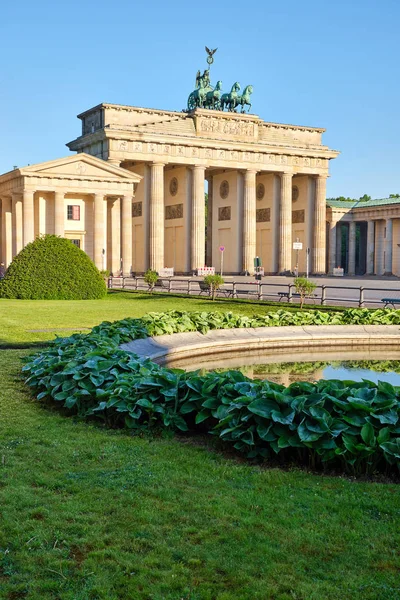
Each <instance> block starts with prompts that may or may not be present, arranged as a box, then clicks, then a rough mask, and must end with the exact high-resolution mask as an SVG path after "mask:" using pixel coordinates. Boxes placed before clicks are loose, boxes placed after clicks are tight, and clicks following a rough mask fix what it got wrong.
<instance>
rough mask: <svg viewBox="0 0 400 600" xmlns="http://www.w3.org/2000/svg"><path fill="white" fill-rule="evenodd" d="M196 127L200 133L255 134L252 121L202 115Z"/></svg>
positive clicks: (245, 135) (247, 135)
mask: <svg viewBox="0 0 400 600" xmlns="http://www.w3.org/2000/svg"><path fill="white" fill-rule="evenodd" d="M198 129H199V131H201V132H202V133H218V134H223V135H237V136H244V137H255V134H256V129H255V126H254V123H247V122H241V121H237V120H234V119H232V120H229V119H218V118H213V117H204V118H202V119H200V120H199V125H198Z"/></svg>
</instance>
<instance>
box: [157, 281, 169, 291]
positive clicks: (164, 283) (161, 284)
mask: <svg viewBox="0 0 400 600" xmlns="http://www.w3.org/2000/svg"><path fill="white" fill-rule="evenodd" d="M154 287H155V288H156V287H158V288H164V289H167V290H169V281H164V280H163V279H158V280H157V281H156V283H155V285H154Z"/></svg>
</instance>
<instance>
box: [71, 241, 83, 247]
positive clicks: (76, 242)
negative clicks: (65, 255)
mask: <svg viewBox="0 0 400 600" xmlns="http://www.w3.org/2000/svg"><path fill="white" fill-rule="evenodd" d="M71 242H72V243H73V244H74V245H75V246H78V248H80V247H81V240H71Z"/></svg>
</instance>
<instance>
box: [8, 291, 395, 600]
mask: <svg viewBox="0 0 400 600" xmlns="http://www.w3.org/2000/svg"><path fill="white" fill-rule="evenodd" d="M5 304H8V314H9V315H10V316H5V313H4V308H3V307H4V305H5ZM206 304H208V306H207V308H208V307H209V306H212V308H216V305H215V303H211V302H209V303H207V301H203V300H201V301H200V300H187V299H186V300H184V301H183V300H182V301H179V302H178V301H177V299H174V298H164V297H162V298H160V297H158V296H157V297H156V296H155V297H153V298H148V297H146V298H143V297H142V296H139V295H130V294H122V295H121V294H120V295H113V296H110V297H109V299H108V300H107V301H98V302H97V301H92V302H71V303H69V302H38V301H36V302H24V301H16V302H12V301H1V302H0V311H1V314H0V327H1V329H0V331H1V337H2V338H3V340H4V342H6V343H7V344H10V345H11V344H12V343H17V342H18V343H32V342H37V341H42V342H43V340H45V339H46V338H45V335H47V339H49V337H51V336H52V335H53V332H47V333H46V332H41V335H42V337H41V338H40V339H39V340H38V338H37V336H38V333H32V332H31V330H32V329H50V328H56V327H57V328H59V327H72V328H75V327H76V328H77V329H79V328H80V327H83V326H88V327H90V326H91V325H93V324H95V323H98V322H100V321H101V320H104V319H108V320H113V319H116V318H120V317H123V316H127V315H131V316H138V315H141V314H143V313H144V312H148V311H149V310H166V309H168V308H185V309H189V310H190V309H191V307H193V310H197V309H198V308H199V306H201V307H206ZM229 304H230V303H226V304H225V303H224V308H225V307H226V308H228V307H229V308H231V307H230V306H229ZM61 309H62V310H61ZM235 310H236V311H238V310H239V307H238V305H236V306H235ZM244 311H245V312H247V311H249V312H253V311H254V306H250V307H248V305H243V306H242V305H241V308H240V312H244ZM5 324H7V326H5ZM13 327H14V329H13ZM27 353H28V351H27V350H4V349H3V350H2V351H1V352H0V361H1V383H2V385H1V387H0V598H1V600H3V599H4V600H16V599H20V598H22V599H25V598H26V599H28V600H103V599H104V600H120V599H124V600H125V599H127V600H131V599H132V600H136V599H137V600H180V599H185V600H254V599H258V600H339V599H340V600H343V599H346V600H347V599H351V600H398V599H400V583H399V573H400V562H399V554H398V552H399V546H400V544H399V540H400V535H399V534H400V511H399V506H400V493H399V487H398V486H396V485H395V484H392V483H377V482H374V483H372V482H365V481H364V482H362V481H352V480H350V479H346V478H340V477H336V478H335V477H326V476H320V475H314V474H312V473H307V472H305V471H301V470H286V471H285V470H281V469H277V468H274V469H271V468H268V466H266V467H261V466H256V465H252V466H249V465H248V464H246V463H244V462H241V461H239V460H238V459H236V458H235V457H226V456H224V454H223V452H222V451H221V448H219V447H217V446H216V445H215V441H214V440H213V439H212V438H210V439H208V438H201V437H200V438H196V439H194V440H193V439H190V438H185V437H182V438H174V437H168V436H164V437H157V436H154V437H150V436H149V437H132V436H131V435H130V433H129V432H125V431H113V430H106V429H103V428H102V427H101V426H96V425H88V424H86V423H81V422H78V421H76V420H74V419H71V418H66V417H64V416H62V415H61V414H60V413H58V412H57V411H55V409H54V408H52V407H46V406H44V405H42V404H40V403H37V402H35V401H34V400H33V399H32V398H31V397H30V396H29V393H27V390H26V388H25V386H24V384H23V382H22V380H21V377H20V360H21V358H22V357H23V356H24V355H26V354H27Z"/></svg>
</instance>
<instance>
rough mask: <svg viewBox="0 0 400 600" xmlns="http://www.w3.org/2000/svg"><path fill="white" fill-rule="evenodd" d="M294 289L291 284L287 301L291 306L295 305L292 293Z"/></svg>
mask: <svg viewBox="0 0 400 600" xmlns="http://www.w3.org/2000/svg"><path fill="white" fill-rule="evenodd" d="M293 287H294V285H292V284H291V283H289V286H288V288H289V289H288V291H289V295H288V299H287V301H288V302H290V304H292V303H293V292H292V288H293Z"/></svg>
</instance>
